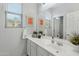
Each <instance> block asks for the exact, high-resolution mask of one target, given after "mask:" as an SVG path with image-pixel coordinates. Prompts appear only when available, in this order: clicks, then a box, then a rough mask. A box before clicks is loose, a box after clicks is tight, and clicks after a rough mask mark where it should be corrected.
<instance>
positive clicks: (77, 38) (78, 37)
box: [70, 34, 79, 45]
mask: <svg viewBox="0 0 79 59" xmlns="http://www.w3.org/2000/svg"><path fill="white" fill-rule="evenodd" d="M70 41H71V43H72V44H74V45H79V34H74V35H73V36H72V37H71V38H70Z"/></svg>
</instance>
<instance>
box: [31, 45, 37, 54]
mask: <svg viewBox="0 0 79 59" xmlns="http://www.w3.org/2000/svg"><path fill="white" fill-rule="evenodd" d="M31 56H36V48H35V47H33V46H31Z"/></svg>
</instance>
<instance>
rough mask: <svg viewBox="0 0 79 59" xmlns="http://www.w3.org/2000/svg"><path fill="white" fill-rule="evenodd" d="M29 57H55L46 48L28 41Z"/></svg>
mask: <svg viewBox="0 0 79 59" xmlns="http://www.w3.org/2000/svg"><path fill="white" fill-rule="evenodd" d="M27 55H29V56H53V55H52V54H50V53H49V52H48V51H46V50H45V49H44V48H42V47H40V46H39V45H37V44H36V43H34V42H32V41H31V40H29V39H27Z"/></svg>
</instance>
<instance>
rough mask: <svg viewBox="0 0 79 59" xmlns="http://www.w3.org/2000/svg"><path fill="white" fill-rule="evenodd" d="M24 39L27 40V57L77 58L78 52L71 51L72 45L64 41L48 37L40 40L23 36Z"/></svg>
mask: <svg viewBox="0 0 79 59" xmlns="http://www.w3.org/2000/svg"><path fill="white" fill-rule="evenodd" d="M24 39H26V40H27V46H26V47H27V48H26V49H27V55H28V56H79V52H76V51H74V50H73V45H72V44H71V43H70V42H68V41H67V40H64V39H63V40H62V39H59V38H54V39H52V38H51V37H49V36H44V37H42V38H41V39H39V38H33V37H32V36H25V37H24Z"/></svg>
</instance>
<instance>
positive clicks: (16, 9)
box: [7, 3, 21, 14]
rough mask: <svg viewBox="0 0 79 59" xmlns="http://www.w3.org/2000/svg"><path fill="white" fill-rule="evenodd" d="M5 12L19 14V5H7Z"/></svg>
mask: <svg viewBox="0 0 79 59" xmlns="http://www.w3.org/2000/svg"><path fill="white" fill-rule="evenodd" d="M7 11H9V12H14V13H19V14H21V4H20V3H8V4H7Z"/></svg>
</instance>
